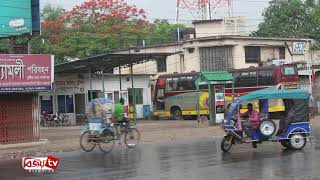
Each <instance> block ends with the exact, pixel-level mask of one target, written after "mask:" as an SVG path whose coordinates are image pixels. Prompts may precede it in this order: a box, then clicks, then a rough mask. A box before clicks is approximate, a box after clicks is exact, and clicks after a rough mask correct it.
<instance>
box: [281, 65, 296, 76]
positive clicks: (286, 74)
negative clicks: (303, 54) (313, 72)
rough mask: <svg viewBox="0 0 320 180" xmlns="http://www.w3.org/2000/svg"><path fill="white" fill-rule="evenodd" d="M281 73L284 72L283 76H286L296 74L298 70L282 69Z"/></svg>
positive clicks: (293, 68)
mask: <svg viewBox="0 0 320 180" xmlns="http://www.w3.org/2000/svg"><path fill="white" fill-rule="evenodd" d="M281 71H282V75H285V76H288V75H295V74H296V68H295V67H293V66H287V67H282V70H281Z"/></svg>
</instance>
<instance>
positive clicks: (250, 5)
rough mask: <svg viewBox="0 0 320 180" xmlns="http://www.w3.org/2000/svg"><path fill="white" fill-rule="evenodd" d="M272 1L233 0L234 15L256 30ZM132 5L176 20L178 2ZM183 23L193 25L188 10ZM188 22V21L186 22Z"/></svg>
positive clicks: (145, 0)
mask: <svg viewBox="0 0 320 180" xmlns="http://www.w3.org/2000/svg"><path fill="white" fill-rule="evenodd" d="M269 1H270V0H233V15H234V16H246V18H247V30H254V29H256V28H257V26H258V24H259V22H261V19H262V17H261V14H262V12H263V9H264V8H265V7H267V5H268V2H269ZM82 2H84V0H40V4H41V6H43V5H45V4H48V3H50V4H53V5H59V6H61V7H63V8H65V9H67V10H68V9H71V8H72V7H73V6H74V5H76V4H81V3H82ZM127 2H129V3H130V4H136V5H137V7H138V8H143V9H145V10H146V11H147V17H148V18H149V19H150V20H153V19H169V20H171V21H172V22H173V21H174V19H175V13H176V0H127ZM180 14H181V16H180V19H181V23H187V24H191V20H192V19H193V17H192V16H191V15H190V13H188V12H187V11H186V10H183V11H181V13H180ZM227 14H228V10H227V8H220V9H219V10H218V11H217V13H216V16H215V17H213V18H221V17H223V16H227ZM184 20H186V21H184Z"/></svg>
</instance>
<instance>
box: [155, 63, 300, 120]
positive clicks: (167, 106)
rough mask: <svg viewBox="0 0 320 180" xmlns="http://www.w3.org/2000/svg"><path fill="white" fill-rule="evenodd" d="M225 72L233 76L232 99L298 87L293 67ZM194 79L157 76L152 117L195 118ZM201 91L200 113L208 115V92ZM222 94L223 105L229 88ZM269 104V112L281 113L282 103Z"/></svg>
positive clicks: (191, 76) (228, 98)
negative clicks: (274, 89) (270, 89)
mask: <svg viewBox="0 0 320 180" xmlns="http://www.w3.org/2000/svg"><path fill="white" fill-rule="evenodd" d="M228 72H229V73H231V74H232V75H233V77H234V81H235V84H234V93H235V97H239V96H242V95H244V94H247V93H248V92H251V91H256V90H259V89H264V88H270V87H275V86H276V85H278V84H280V83H281V84H282V85H283V87H284V88H285V89H297V88H299V76H298V70H297V67H296V65H295V64H286V65H281V66H268V67H250V68H244V69H230V70H228ZM197 76H198V73H197V72H191V73H182V74H178V73H174V74H166V75H160V76H159V77H158V80H157V82H156V85H155V96H154V100H153V102H154V116H158V117H172V116H175V117H182V116H192V115H196V114H197V111H196V106H197V95H196V87H195V83H194V81H195V79H196V78H197ZM200 88H201V87H200ZM201 89H202V92H201V95H200V106H201V107H200V113H201V114H208V105H207V104H204V103H203V102H204V99H206V98H208V92H207V90H206V88H205V87H204V88H201ZM225 93H226V94H225V96H226V97H225V99H226V101H227V103H226V104H228V101H231V99H232V89H231V85H230V86H229V87H227V89H226V90H225ZM270 101H271V102H270V103H269V112H279V111H284V110H285V109H284V105H283V102H282V100H270ZM280 101H281V102H280Z"/></svg>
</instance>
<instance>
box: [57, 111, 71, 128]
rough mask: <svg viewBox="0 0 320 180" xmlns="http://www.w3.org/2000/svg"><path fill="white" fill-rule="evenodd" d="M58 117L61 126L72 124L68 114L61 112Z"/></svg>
mask: <svg viewBox="0 0 320 180" xmlns="http://www.w3.org/2000/svg"><path fill="white" fill-rule="evenodd" d="M57 117H58V121H59V126H70V119H69V116H68V115H67V114H63V113H60V114H59V116H57Z"/></svg>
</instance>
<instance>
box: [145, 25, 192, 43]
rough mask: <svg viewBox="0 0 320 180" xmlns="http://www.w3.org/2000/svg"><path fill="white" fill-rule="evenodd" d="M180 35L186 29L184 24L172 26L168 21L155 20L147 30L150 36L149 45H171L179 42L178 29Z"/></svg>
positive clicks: (148, 37)
mask: <svg viewBox="0 0 320 180" xmlns="http://www.w3.org/2000/svg"><path fill="white" fill-rule="evenodd" d="M178 28H179V29H180V33H182V31H183V30H184V29H185V28H186V27H185V26H184V25H183V24H170V23H169V22H168V21H167V20H155V21H154V23H151V24H149V26H148V28H146V30H147V32H149V33H147V34H148V36H147V37H146V39H145V40H146V41H147V45H148V44H160V43H170V42H175V41H177V36H178V33H177V29H178Z"/></svg>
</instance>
